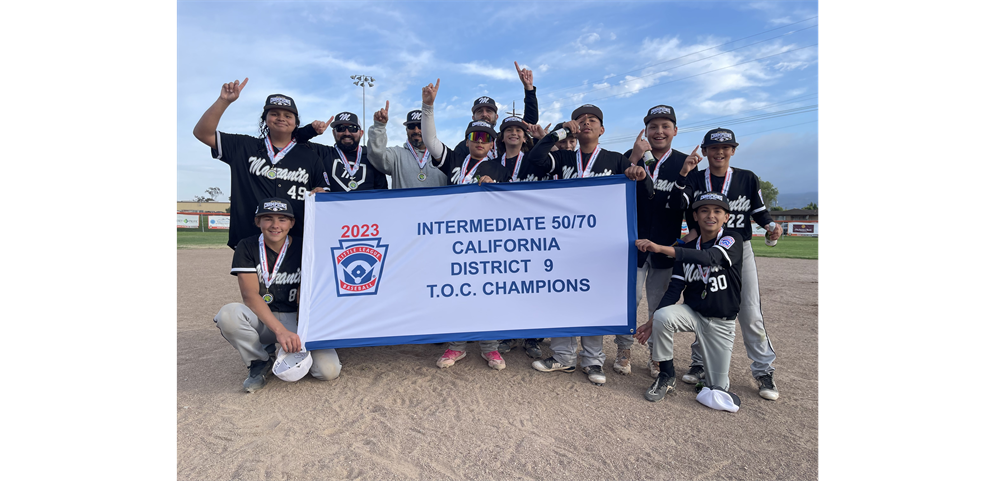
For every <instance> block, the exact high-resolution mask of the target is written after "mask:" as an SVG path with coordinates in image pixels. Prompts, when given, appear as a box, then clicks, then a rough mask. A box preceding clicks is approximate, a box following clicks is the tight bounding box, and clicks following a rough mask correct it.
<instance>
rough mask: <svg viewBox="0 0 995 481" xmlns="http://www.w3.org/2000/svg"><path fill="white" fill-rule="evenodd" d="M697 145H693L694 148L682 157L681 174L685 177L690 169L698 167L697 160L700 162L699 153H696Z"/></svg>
mask: <svg viewBox="0 0 995 481" xmlns="http://www.w3.org/2000/svg"><path fill="white" fill-rule="evenodd" d="M698 147H699V146H697V145H696V146H694V150H693V151H691V154H690V155H688V158H687V159H684V166H683V167H681V176H682V177H686V176H687V175H688V174H689V173H691V171H693V170H695V169H696V168H698V162H701V158H702V157H701V155H700V154H698Z"/></svg>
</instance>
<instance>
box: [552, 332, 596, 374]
mask: <svg viewBox="0 0 995 481" xmlns="http://www.w3.org/2000/svg"><path fill="white" fill-rule="evenodd" d="M604 342H605V336H582V337H581V338H580V347H581V350H580V366H579V367H580V368H581V369H583V368H585V367H587V366H604V365H605V357H606V356H605V350H604V349H603V347H604ZM549 348H550V349H551V350H552V351H553V359H556V361H557V362H559V363H560V364H563V365H564V366H573V365H575V364H576V362H577V336H573V337H554V338H553V339H552V340H550V341H549Z"/></svg>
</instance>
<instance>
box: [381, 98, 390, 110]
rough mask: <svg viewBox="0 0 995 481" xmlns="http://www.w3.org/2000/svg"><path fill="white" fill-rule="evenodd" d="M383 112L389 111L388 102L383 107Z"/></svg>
mask: <svg viewBox="0 0 995 481" xmlns="http://www.w3.org/2000/svg"><path fill="white" fill-rule="evenodd" d="M383 110H384V112H387V111H388V110H390V100H388V101H387V105H385V106H384V108H383Z"/></svg>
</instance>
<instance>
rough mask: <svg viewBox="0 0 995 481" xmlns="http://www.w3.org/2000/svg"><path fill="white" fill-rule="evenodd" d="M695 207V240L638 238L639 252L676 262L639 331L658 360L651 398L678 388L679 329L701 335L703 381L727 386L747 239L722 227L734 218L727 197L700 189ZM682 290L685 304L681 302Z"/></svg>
mask: <svg viewBox="0 0 995 481" xmlns="http://www.w3.org/2000/svg"><path fill="white" fill-rule="evenodd" d="M691 209H692V216H693V217H694V219H696V220H697V222H698V225H699V228H700V229H701V235H700V236H699V237H698V239H697V240H696V241H695V242H694V243H693V244H692V243H690V242H689V243H688V244H687V245H686V246H685V247H671V246H661V245H659V244H657V243H655V242H653V241H651V240H649V239H639V240H637V241H636V247H637V248H639V250H640V251H643V252H646V251H649V252H654V253H658V254H663V255H666V256H670V257H673V258H674V264H675V266H677V268H676V269H675V272H674V275H673V277H672V278H671V281H670V287H669V288H668V289H667V293H666V294H665V295H664V296H663V299H662V300H661V301H660V305H659V307H658V308H657V309H656V312H654V313H653V321H651V322H647V323H645V324H643V325H641V326H639V328H638V329H637V330H636V335H635V337H636V339H638V340H639V342H640V343H642V344H645V343H646V340H647V339H649V338H650V336H651V335H652V337H653V341H654V342H653V347H652V349H651V351H652V359H653V360H654V361H656V362H659V363H660V374H659V375H658V376H657V378H656V380H655V381H653V384H652V385H650V387H649V389H647V390H646V393H645V397H646V399H647V400H649V401H653V402H656V401H659V400H661V399H663V398H664V397H666V395H667V394H668V393H671V392H674V391H675V389H674V384H675V383H674V381H675V379H676V378H675V375H674V333H675V332H691V331H693V332H694V333H695V334H696V335H697V337H698V340H699V342H700V344H701V346H702V353H703V368H704V372H703V373H702V378H701V382H702V384H703V385H704V386H706V387H708V388H710V390H715V391H718V390H721V391H728V389H729V362H730V360H731V355H732V346H733V341H734V340H735V339H736V314H738V312H739V305H740V293H741V283H742V268H743V249H744V247H743V246H744V244H745V242H744V240H743V237H742V236H741V235H740V234H739V233H738V232H736V231H735V230H732V229H725V228H723V226H724V225H725V224H726V222H728V221H729V217H730V215H729V214H730V210H729V201H728V199H727V198H726V196H725V195H723V194H720V193H716V192H704V193H700V194H698V195H697V196H696V197H695V200H694V203H693V204H692V205H691ZM682 293H683V295H684V303H683V304H677V301H678V300H679V299H680V298H681V294H682ZM702 402H705V401H702ZM706 404H707V403H706ZM737 409H738V407H737Z"/></svg>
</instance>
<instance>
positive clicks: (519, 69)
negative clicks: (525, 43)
mask: <svg viewBox="0 0 995 481" xmlns="http://www.w3.org/2000/svg"><path fill="white" fill-rule="evenodd" d="M515 70H518V73H519V75H521V73H522V69H521V68H519V67H518V62H517V61H516V62H515Z"/></svg>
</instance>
